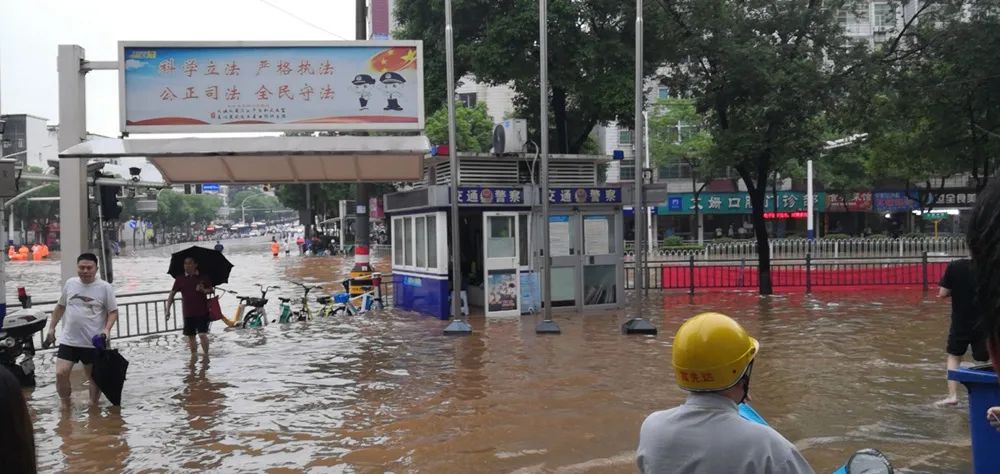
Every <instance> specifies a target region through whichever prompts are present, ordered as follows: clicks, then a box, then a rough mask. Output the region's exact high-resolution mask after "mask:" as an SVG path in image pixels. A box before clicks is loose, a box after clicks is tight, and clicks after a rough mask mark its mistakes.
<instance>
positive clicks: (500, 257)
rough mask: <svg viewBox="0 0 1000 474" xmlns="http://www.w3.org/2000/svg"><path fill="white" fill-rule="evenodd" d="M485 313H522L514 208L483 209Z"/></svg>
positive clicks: (489, 314)
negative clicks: (506, 209) (490, 210)
mask: <svg viewBox="0 0 1000 474" xmlns="http://www.w3.org/2000/svg"><path fill="white" fill-rule="evenodd" d="M483 219H484V221H483V230H484V232H483V240H484V242H483V247H484V249H485V250H486V252H485V257H486V258H485V259H484V260H485V264H484V265H483V267H484V271H485V277H484V279H483V280H484V281H485V282H486V284H485V290H486V295H485V296H486V298H485V299H486V301H485V308H486V316H487V317H490V316H520V315H521V276H520V267H521V261H520V260H521V259H520V254H519V250H518V243H519V240H520V239H519V236H520V229H519V227H520V219H519V218H518V213H516V212H484V213H483Z"/></svg>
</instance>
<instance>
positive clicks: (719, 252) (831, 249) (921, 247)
mask: <svg viewBox="0 0 1000 474" xmlns="http://www.w3.org/2000/svg"><path fill="white" fill-rule="evenodd" d="M768 247H769V249H770V253H771V257H772V258H775V259H783V258H798V259H802V258H805V257H806V255H807V254H811V255H812V256H813V258H867V257H881V258H886V257H919V256H921V255H923V254H924V253H925V252H926V253H927V254H929V255H930V256H932V257H933V256H955V255H968V252H969V251H968V247H967V246H966V242H965V238H963V237H954V236H949V237H941V238H936V239H935V238H933V237H921V238H898V239H873V238H851V239H816V240H814V241H812V242H810V241H808V240H805V239H773V240H770V241H769V242H768ZM625 248H626V251H625V258H626V260H627V261H631V260H632V259H633V258H634V257H635V249H634V247H633V246H632V245H631V242H626V247H625ZM646 255H647V258H646V259H647V260H648V261H651V262H653V261H678V260H680V261H686V260H688V258H690V257H694V258H695V259H697V260H736V259H741V258H746V259H755V258H757V242H756V241H755V240H731V241H728V240H727V241H725V242H711V241H709V242H706V243H705V245H704V246H697V245H691V246H687V247H679V248H671V247H662V248H659V249H656V250H653V251H652V252H646Z"/></svg>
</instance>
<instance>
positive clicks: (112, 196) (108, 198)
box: [100, 186, 122, 220]
mask: <svg viewBox="0 0 1000 474" xmlns="http://www.w3.org/2000/svg"><path fill="white" fill-rule="evenodd" d="M121 189H122V188H121V186H100V190H101V214H102V217H103V218H104V219H107V220H115V219H118V216H119V215H121V213H122V207H121V206H119V205H118V192H119V191H121Z"/></svg>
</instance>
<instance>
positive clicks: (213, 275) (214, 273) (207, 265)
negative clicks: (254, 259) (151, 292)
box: [167, 246, 233, 286]
mask: <svg viewBox="0 0 1000 474" xmlns="http://www.w3.org/2000/svg"><path fill="white" fill-rule="evenodd" d="M188 257H191V258H193V259H194V261H195V262H198V273H200V274H201V275H204V276H207V277H208V278H209V279H211V280H212V285H213V286H216V285H221V284H223V283H228V282H229V272H231V271H233V264H232V263H229V260H227V259H226V257H225V256H223V255H222V252H219V251H218V250H213V249H208V248H205V247H198V246H195V247H190V248H187V249H184V250H181V251H180V252H177V253H175V254H173V255H171V256H170V269H169V270H167V273H169V274H170V276H172V277H174V278H177V277H179V276H183V275H184V259H186V258H188Z"/></svg>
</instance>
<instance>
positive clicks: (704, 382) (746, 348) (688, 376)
mask: <svg viewBox="0 0 1000 474" xmlns="http://www.w3.org/2000/svg"><path fill="white" fill-rule="evenodd" d="M758 349H760V343H758V342H757V340H756V339H754V338H752V337H750V335H749V334H747V332H746V330H744V329H743V326H740V323H737V322H736V321H734V320H733V318H730V317H729V316H726V315H724V314H720V313H702V314H699V315H697V316H695V317H693V318H691V319H688V320H687V321H685V322H684V324H682V325H681V327H680V329H678V330H677V334H676V335H675V336H674V347H673V358H672V359H673V365H674V377H676V379H677V385H680V387H681V388H683V389H685V390H690V391H692V392H714V391H719V390H725V389H727V388H730V387H732V386H733V385H736V383H737V382H739V381H740V379H741V378H743V375H744V374H745V373H746V372H747V369H748V368H749V367H750V363H751V362H753V359H754V357H755V356H756V355H757V351H758Z"/></svg>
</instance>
